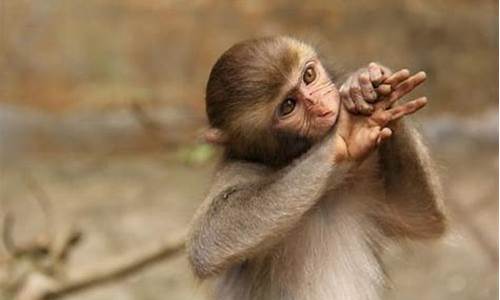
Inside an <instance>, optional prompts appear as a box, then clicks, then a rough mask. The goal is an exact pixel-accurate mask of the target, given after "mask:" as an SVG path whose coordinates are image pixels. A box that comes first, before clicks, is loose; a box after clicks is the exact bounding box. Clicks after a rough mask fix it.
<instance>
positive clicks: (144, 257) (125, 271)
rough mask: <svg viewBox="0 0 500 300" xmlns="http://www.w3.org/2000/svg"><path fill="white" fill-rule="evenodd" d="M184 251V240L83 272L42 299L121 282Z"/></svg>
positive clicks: (168, 243)
mask: <svg viewBox="0 0 500 300" xmlns="http://www.w3.org/2000/svg"><path fill="white" fill-rule="evenodd" d="M183 249H184V238H179V239H178V240H175V241H168V242H165V243H163V244H159V245H156V246H154V247H151V248H150V249H146V250H142V251H140V252H138V253H135V254H132V255H126V256H125V257H122V258H118V259H116V260H112V261H109V262H107V263H104V264H99V265H98V266H95V267H92V268H90V269H89V270H87V271H82V272H81V273H79V274H78V275H76V276H74V277H73V278H71V279H69V280H67V281H66V282H63V283H61V284H60V285H58V286H56V287H55V288H52V289H51V290H49V291H47V292H46V293H45V294H44V295H43V296H42V297H41V299H44V300H53V299H59V298H61V297H64V296H67V295H69V294H72V293H75V292H78V291H81V290H84V289H88V288H92V287H94V286H98V285H102V284H106V283H109V282H113V281H117V280H120V279H122V278H124V277H126V276H128V275H131V274H133V273H135V272H138V271H141V270H142V269H144V268H146V267H148V266H151V265H153V264H155V263H158V262H160V261H162V260H164V259H167V258H170V257H172V256H174V255H176V254H178V253H180V252H181V251H182V250H183Z"/></svg>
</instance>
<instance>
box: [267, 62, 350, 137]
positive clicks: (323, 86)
mask: <svg viewBox="0 0 500 300" xmlns="http://www.w3.org/2000/svg"><path fill="white" fill-rule="evenodd" d="M294 73H296V74H295V76H296V77H297V78H296V79H295V80H294V83H295V85H294V86H292V87H288V88H287V89H286V90H285V93H283V94H282V95H281V96H280V97H281V98H282V99H281V101H280V102H279V103H278V104H277V106H276V108H275V118H274V127H275V128H276V129H277V130H280V131H285V132H290V133H294V134H298V135H299V136H303V137H308V138H311V139H318V138H320V137H322V136H324V135H325V134H326V133H327V132H328V131H329V130H330V129H331V128H332V127H333V125H334V124H335V122H336V121H337V117H338V114H339V104H340V97H339V92H338V89H337V87H336V86H335V84H334V83H333V82H332V81H331V79H330V77H329V75H328V73H327V72H326V70H325V69H324V67H323V65H322V64H321V62H320V61H319V60H318V59H317V58H314V59H311V60H309V61H307V62H306V63H305V64H303V66H302V67H301V68H298V70H297V72H294Z"/></svg>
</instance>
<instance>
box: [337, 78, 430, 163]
mask: <svg viewBox="0 0 500 300" xmlns="http://www.w3.org/2000/svg"><path fill="white" fill-rule="evenodd" d="M425 78H426V75H425V73H424V72H419V73H417V74H415V75H413V76H411V77H410V74H409V71H408V70H401V71H399V72H396V73H394V74H393V75H392V76H390V77H389V78H387V79H386V80H384V84H386V83H387V84H390V85H391V86H393V88H392V92H391V93H389V94H388V95H386V96H383V97H382V98H381V100H379V101H378V102H376V103H374V111H373V113H372V114H371V115H370V116H364V115H359V114H358V115H356V114H352V113H349V112H348V111H347V108H346V105H345V103H342V105H341V110H340V115H339V120H338V123H337V124H338V127H337V129H336V134H335V137H334V138H335V145H336V149H335V150H336V155H335V157H334V160H335V162H339V161H343V160H354V161H362V160H363V159H364V158H366V157H367V156H368V154H370V153H371V152H372V151H373V150H374V149H375V148H376V147H377V146H378V145H379V144H380V143H381V142H382V141H384V140H385V139H388V138H389V137H390V136H391V135H392V130H391V129H390V128H389V127H388V125H389V123H390V122H392V121H394V120H398V119H401V118H402V117H404V116H407V115H411V114H413V113H415V112H416V111H418V110H419V109H421V108H422V107H424V106H425V105H426V104H427V98H426V97H420V98H417V99H415V100H412V101H409V102H406V103H404V104H401V105H395V104H396V103H397V101H398V100H399V99H401V97H403V96H404V95H406V94H408V93H409V92H411V91H412V90H413V89H414V88H415V87H417V86H418V85H420V84H421V83H422V82H424V81H425Z"/></svg>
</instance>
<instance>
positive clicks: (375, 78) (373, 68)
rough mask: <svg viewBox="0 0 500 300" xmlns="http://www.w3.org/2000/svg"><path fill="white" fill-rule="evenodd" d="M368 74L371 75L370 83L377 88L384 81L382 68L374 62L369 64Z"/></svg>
mask: <svg viewBox="0 0 500 300" xmlns="http://www.w3.org/2000/svg"><path fill="white" fill-rule="evenodd" d="M368 73H369V74H370V81H371V82H372V83H373V85H374V86H375V87H377V86H378V85H379V84H380V83H382V81H383V77H382V75H383V74H382V68H381V67H380V66H379V65H378V64H377V63H374V62H371V63H369V64H368Z"/></svg>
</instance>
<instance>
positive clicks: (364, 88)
mask: <svg viewBox="0 0 500 300" xmlns="http://www.w3.org/2000/svg"><path fill="white" fill-rule="evenodd" d="M359 85H360V86H361V93H362V94H363V97H364V99H365V100H366V102H369V103H371V102H374V101H375V100H377V93H376V92H375V89H374V88H373V85H372V82H371V81H370V74H368V72H363V73H361V75H359Z"/></svg>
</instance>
